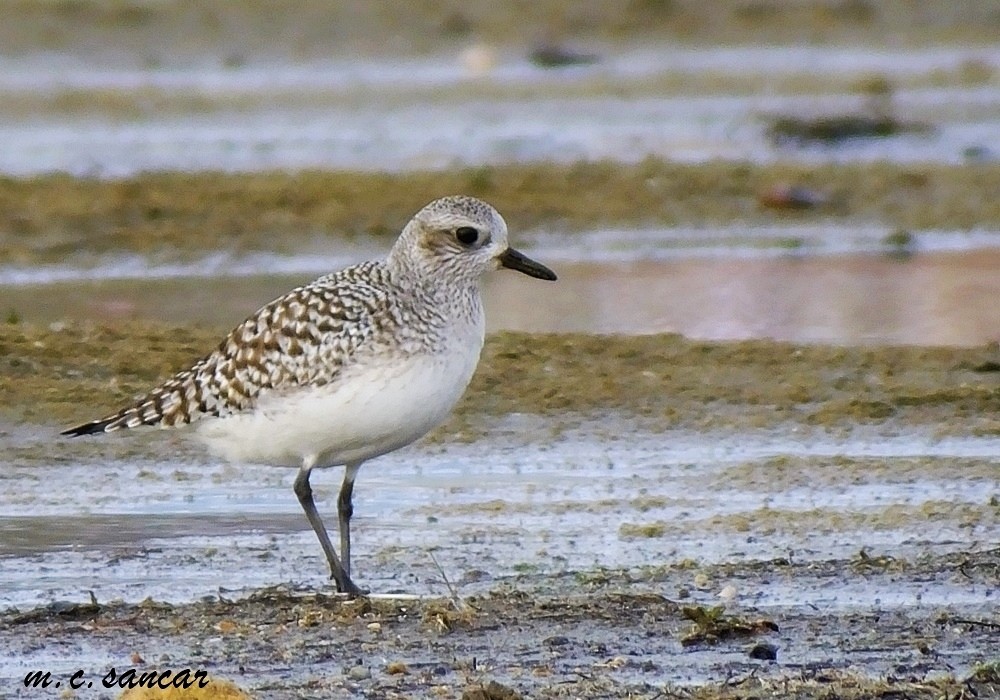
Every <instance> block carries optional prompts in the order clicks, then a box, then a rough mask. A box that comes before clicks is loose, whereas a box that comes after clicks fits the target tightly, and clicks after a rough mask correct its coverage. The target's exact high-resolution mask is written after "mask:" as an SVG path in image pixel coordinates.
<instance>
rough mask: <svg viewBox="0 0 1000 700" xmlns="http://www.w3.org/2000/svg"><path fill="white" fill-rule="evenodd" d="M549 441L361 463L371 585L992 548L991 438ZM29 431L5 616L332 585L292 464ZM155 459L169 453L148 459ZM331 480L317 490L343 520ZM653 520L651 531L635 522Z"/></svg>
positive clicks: (526, 421)
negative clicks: (60, 606) (246, 462)
mask: <svg viewBox="0 0 1000 700" xmlns="http://www.w3.org/2000/svg"><path fill="white" fill-rule="evenodd" d="M616 426H617V427H616ZM550 429H551V425H550V424H548V423H546V422H545V421H543V420H541V419H536V418H532V417H528V416H514V417H511V418H508V419H506V420H505V421H503V422H502V423H501V425H500V426H498V430H497V432H496V433H495V434H494V435H493V436H492V437H491V438H490V439H489V440H488V441H484V442H481V443H476V444H472V445H448V446H444V447H440V446H438V447H435V446H424V447H416V448H410V449H407V450H405V451H402V452H399V453H395V454H393V455H388V456H386V457H384V458H381V459H379V460H378V461H377V462H373V463H371V464H369V465H366V467H365V468H364V470H363V471H362V473H361V476H360V478H359V481H358V487H357V490H356V511H357V516H356V529H355V535H356V539H355V541H356V549H357V555H356V564H357V570H358V576H359V578H360V580H362V581H364V582H365V583H366V584H368V585H370V586H372V588H373V590H375V591H377V592H384V593H389V592H394V591H395V592H405V593H417V594H444V593H445V590H444V589H443V588H442V584H441V582H440V579H439V576H438V575H437V574H436V573H435V572H436V571H437V568H436V565H435V564H434V562H433V559H432V556H433V557H434V558H436V559H437V561H438V562H439V563H440V565H441V567H442V568H443V569H444V571H445V572H447V575H448V576H449V578H450V580H452V581H453V582H460V585H462V586H466V584H468V586H469V588H468V590H475V589H476V588H477V586H476V585H475V584H474V583H472V582H473V581H476V580H478V579H479V578H481V576H480V575H477V574H475V572H479V571H486V572H489V573H488V574H486V575H485V580H486V581H487V582H489V581H494V580H496V579H497V578H503V577H507V576H513V575H516V574H518V573H525V572H528V573H547V574H552V573H559V572H563V571H568V572H575V571H586V570H593V569H595V568H602V567H604V568H611V569H617V568H632V567H641V566H656V565H658V564H668V563H671V562H676V561H678V560H680V559H692V560H696V561H698V562H700V563H702V564H713V563H721V562H726V561H731V560H769V559H773V558H778V557H792V558H793V559H795V560H796V561H805V560H819V561H823V560H829V559H842V558H847V559H849V558H851V557H852V556H854V555H855V554H856V553H857V552H858V550H859V549H861V548H866V549H868V550H870V551H871V552H872V553H875V554H877V553H880V552H889V553H891V554H892V556H894V557H900V558H906V557H912V556H919V555H921V554H926V553H941V552H947V551H957V550H962V549H963V548H966V547H968V545H969V542H970V541H978V542H995V541H997V538H998V537H1000V523H998V521H997V519H996V514H995V513H993V514H992V515H991V509H990V506H989V505H988V504H987V500H988V498H989V495H990V494H991V493H995V491H996V489H997V476H996V475H997V473H998V471H997V470H998V467H1000V462H998V461H997V459H996V455H997V454H1000V440H997V439H995V438H992V439H983V438H976V439H973V438H965V439H948V440H936V439H933V438H931V437H930V436H927V435H923V434H897V435H894V436H890V435H883V436H881V437H879V438H878V439H877V440H876V439H872V438H873V437H874V436H867V437H861V436H859V437H854V438H843V439H839V438H831V437H827V436H824V435H822V434H820V433H807V432H805V431H802V430H801V429H799V430H795V429H793V430H791V431H790V434H778V433H770V432H758V433H748V434H741V435H734V434H728V435H725V434H719V435H702V434H695V433H689V432H670V433H664V434H662V435H655V434H648V433H639V434H637V435H629V436H628V438H627V439H624V438H617V437H615V434H616V433H618V432H619V431H624V432H627V430H625V425H624V424H618V423H617V422H616V421H614V420H611V421H609V422H607V423H605V424H601V425H597V424H595V425H591V426H589V427H585V428H583V429H581V430H576V431H571V433H569V434H567V435H566V436H564V437H562V438H555V439H553V438H546V437H544V436H545V435H546V434H547V433H548V432H549V430H550ZM18 432H19V437H15V439H14V440H13V444H14V446H15V447H16V448H17V449H14V450H11V451H9V452H8V454H7V455H6V456H5V457H4V458H3V462H4V463H3V464H2V465H0V474H3V478H2V479H0V512H3V514H4V515H3V516H2V517H0V559H2V561H3V566H2V567H0V571H2V573H0V609H2V608H4V607H6V606H12V605H13V606H19V607H26V606H28V607H30V606H32V605H38V604H45V603H48V602H51V601H52V600H58V599H72V600H80V599H84V593H83V592H84V591H87V590H93V591H94V593H95V595H97V597H98V598H99V599H100V600H108V599H112V598H125V599H126V600H140V599H142V598H145V597H147V596H152V597H154V598H156V599H165V600H170V601H185V600H193V599H196V598H198V597H200V596H203V595H207V594H211V593H215V592H217V591H218V590H219V589H220V588H225V589H227V590H233V589H235V590H236V591H244V590H250V589H253V588H255V587H260V586H266V585H271V584H275V583H279V582H283V581H289V580H291V581H301V582H306V583H312V584H313V585H319V584H320V583H322V582H323V581H325V578H324V575H323V572H324V569H325V564H324V563H323V561H322V557H321V554H320V549H319V546H318V544H317V543H316V541H315V537H314V535H313V533H312V532H311V531H310V530H309V529H308V525H307V523H306V521H305V519H304V516H302V514H301V512H300V509H299V505H298V503H297V501H296V500H295V498H294V495H293V494H292V492H291V480H292V477H293V475H294V472H293V470H284V469H275V468H268V467H253V466H246V467H232V466H220V465H218V464H214V463H212V462H211V461H209V460H208V458H207V457H205V456H204V455H203V454H202V453H201V452H200V450H197V449H192V448H190V447H188V446H187V445H186V444H185V443H183V442H181V441H179V440H178V439H177V438H172V439H168V440H169V442H168V446H167V449H163V448H164V446H163V445H162V441H163V440H164V439H166V438H164V437H163V435H162V434H159V433H153V434H151V435H150V434H147V435H145V436H139V437H131V438H118V439H116V438H117V436H115V437H112V438H110V439H107V440H105V441H104V442H103V443H97V442H96V441H90V442H88V443H83V442H80V443H73V445H80V451H79V452H77V453H75V454H74V452H73V451H71V450H70V447H71V445H70V444H69V443H66V444H62V443H61V442H60V444H59V446H58V447H55V448H53V447H48V446H46V445H45V443H47V442H48V440H49V436H47V435H43V434H42V433H41V432H38V431H33V430H28V429H19V431H18ZM522 438H524V439H526V440H527V443H525V442H524V441H523V440H522ZM152 450H157V451H159V452H160V453H161V454H162V455H173V456H164V457H160V458H158V459H154V458H153V457H152V455H151V451H152ZM53 453H55V454H58V456H59V458H58V459H54V458H53ZM125 454H130V455H131V456H128V457H126V456H125ZM789 460H794V462H793V463H792V464H791V468H793V469H792V470H791V471H789V469H790V466H789ZM339 478H340V471H339V470H330V471H329V472H318V473H316V474H315V475H314V478H313V484H314V487H315V488H316V491H317V500H318V501H319V508H320V510H321V512H322V513H325V514H326V515H327V520H328V521H330V522H331V523H335V517H334V516H333V513H334V500H335V496H336V491H337V488H338V486H339ZM647 525H654V526H656V527H658V528H659V529H658V530H654V531H652V533H651V534H650V533H646V534H635V533H634V532H632V531H630V530H628V527H629V526H635V527H640V528H641V527H643V526H647ZM432 552H433V555H432V554H431V553H432ZM842 585H843V586H844V588H843V590H841V589H839V588H838V587H837V584H836V583H835V582H831V583H830V585H829V588H828V589H827V590H824V592H823V597H824V601H825V602H826V604H828V605H831V606H834V607H837V606H846V607H851V606H853V605H858V604H862V603H865V602H868V603H870V601H871V598H872V597H878V598H879V599H880V600H881V604H882V605H883V606H893V605H912V604H915V603H916V602H917V601H919V600H920V599H921V598H923V599H925V600H942V601H943V600H945V599H947V601H948V602H949V603H950V604H954V605H961V604H973V603H976V602H978V601H981V599H982V598H983V596H988V595H989V593H988V592H987V591H986V590H979V589H978V588H975V587H972V588H970V587H965V588H963V589H962V590H961V591H958V592H956V591H953V590H950V589H948V588H947V582H946V581H941V582H939V583H933V582H930V583H926V584H924V583H921V584H920V585H917V586H916V587H915V588H914V589H913V590H909V589H896V590H873V589H871V588H870V587H865V586H863V585H861V584H859V583H858V582H857V581H854V582H851V583H849V584H842ZM942 586H943V587H942ZM742 593H746V594H747V595H749V596H751V598H752V601H753V604H754V605H757V606H769V605H799V604H802V603H804V602H806V601H805V600H804V598H803V596H808V595H812V593H810V592H807V591H803V590H796V589H795V588H794V587H789V586H775V587H768V588H766V589H761V590H757V591H752V592H751V591H746V592H741V594H742Z"/></svg>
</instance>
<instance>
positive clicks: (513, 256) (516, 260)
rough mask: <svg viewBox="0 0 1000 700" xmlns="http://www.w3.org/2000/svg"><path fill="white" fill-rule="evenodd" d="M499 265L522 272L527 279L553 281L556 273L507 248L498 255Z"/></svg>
mask: <svg viewBox="0 0 1000 700" xmlns="http://www.w3.org/2000/svg"><path fill="white" fill-rule="evenodd" d="M498 259H499V260H500V265H502V266H503V267H506V268H509V269H511V270H517V271H518V272H523V273H524V274H526V275H528V276H529V277H537V278H538V279H540V280H555V279H556V273H554V272H553V271H552V270H550V269H549V268H547V267H545V265H542V264H541V263H537V262H535V261H534V260H532V259H531V258H529V257H528V256H527V255H525V254H524V253H520V252H518V251H516V250H514V249H513V248H508V249H507V250H505V251H504V252H503V253H501V254H500V257H499V258H498Z"/></svg>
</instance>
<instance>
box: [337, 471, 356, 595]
mask: <svg viewBox="0 0 1000 700" xmlns="http://www.w3.org/2000/svg"><path fill="white" fill-rule="evenodd" d="M360 468H361V465H360V464H348V465H347V466H345V467H344V483H343V484H341V486H340V496H339V497H338V498H337V517H338V520H339V523H340V556H341V559H342V561H343V563H344V571H346V572H347V575H348V576H350V575H351V516H352V515H354V503H353V502H352V501H351V497H352V496H353V495H354V478H355V477H356V476H357V475H358V470H359V469H360Z"/></svg>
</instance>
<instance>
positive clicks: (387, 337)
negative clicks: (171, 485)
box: [63, 196, 556, 595]
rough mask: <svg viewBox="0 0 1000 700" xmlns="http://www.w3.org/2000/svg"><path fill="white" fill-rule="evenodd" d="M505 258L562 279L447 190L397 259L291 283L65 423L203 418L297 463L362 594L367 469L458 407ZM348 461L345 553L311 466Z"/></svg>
mask: <svg viewBox="0 0 1000 700" xmlns="http://www.w3.org/2000/svg"><path fill="white" fill-rule="evenodd" d="M500 267H506V268H510V269H513V270H518V271H520V272H523V273H525V274H526V275H530V276H531V277H537V278H539V279H543V280H554V279H556V276H555V274H554V273H553V272H552V271H551V270H549V269H548V268H547V267H545V266H544V265H541V264H539V263H537V262H535V261H533V260H531V259H529V258H527V257H525V256H524V255H522V254H521V253H519V252H518V251H516V250H514V249H513V248H510V247H509V246H508V244H507V224H506V223H505V222H504V220H503V217H501V216H500V214H499V213H498V212H497V211H496V210H495V209H494V208H493V207H491V206H490V205H489V204H486V203H485V202H482V201H480V200H478V199H475V198H472V197H462V196H457V197H445V198H443V199H438V200H436V201H434V202H431V203H430V204H428V205H427V206H425V207H424V208H423V209H421V210H420V211H419V212H417V214H416V216H414V217H413V219H412V220H411V221H410V222H409V223H408V224H407V225H406V227H405V228H404V229H403V232H402V233H401V234H400V236H399V239H398V240H397V241H396V243H395V245H394V246H393V247H392V250H391V251H390V252H389V255H388V256H387V257H386V258H385V259H384V260H378V261H372V262H365V263H361V264H359V265H355V266H353V267H348V268H346V269H344V270H341V271H339V272H334V273H332V274H329V275H326V276H324V277H320V278H319V279H317V280H316V281H314V282H312V283H310V284H307V285H305V286H303V287H299V288H298V289H294V290H292V291H291V292H289V293H288V294H286V295H284V296H282V297H280V298H278V299H276V300H274V301H272V302H271V303H270V304H268V305H267V306H265V307H263V308H262V309H260V310H259V311H258V312H257V313H255V314H254V315H252V316H251V317H250V318H248V319H247V320H246V321H244V322H243V323H241V324H240V325H239V326H237V327H236V328H235V329H234V330H233V331H232V332H231V333H230V334H229V335H228V336H227V337H226V338H225V339H224V340H223V341H222V342H221V343H220V345H219V346H218V348H216V349H215V350H214V351H213V352H212V353H210V354H209V355H207V356H206V357H205V358H203V359H202V360H200V361H198V362H196V363H195V364H194V365H193V366H192V367H191V368H190V369H186V370H184V371H182V372H179V373H177V374H176V375H174V376H173V377H172V378H170V379H168V380H167V381H165V382H163V383H162V384H160V385H159V386H158V387H156V388H155V389H153V390H152V391H150V392H149V393H148V394H146V395H144V396H142V397H140V398H138V399H136V401H135V402H134V403H132V404H131V405H130V406H128V407H126V408H123V409H122V410H120V411H118V412H117V413H115V414H113V415H110V416H107V417H105V418H101V419H100V420H95V421H91V422H90V423H84V424H83V425H79V426H77V427H75V428H70V429H69V430H66V431H64V432H63V434H64V435H74V436H76V435H89V434H91V433H110V432H113V431H115V430H121V429H123V428H134V427H137V426H143V425H150V426H158V427H162V428H169V427H178V426H184V425H188V424H191V423H196V425H195V426H194V429H195V431H196V432H197V434H198V437H200V438H201V439H202V440H203V441H204V442H205V443H206V444H207V445H208V447H209V449H210V450H211V451H212V452H214V453H216V454H218V455H220V456H222V457H223V458H225V459H228V460H229V461H235V462H256V463H263V464H273V465H280V466H294V467H298V468H299V473H298V476H297V477H296V479H295V495H296V496H297V497H298V499H299V502H300V503H301V504H302V508H303V509H304V510H305V513H306V517H307V518H308V519H309V523H310V524H311V525H312V528H313V530H315V532H316V536H317V537H318V538H319V541H320V544H321V545H322V547H323V553H324V554H325V555H326V559H327V562H328V563H329V564H330V573H331V576H332V578H333V579H334V581H335V582H336V585H337V590H338V591H341V592H343V593H348V594H351V595H358V594H361V593H363V591H362V590H361V589H360V588H358V587H357V586H356V585H355V584H354V582H353V581H352V579H351V529H350V521H351V515H352V513H353V505H352V500H351V499H352V493H353V490H354V479H355V477H356V476H357V474H358V469H359V468H360V466H361V464H362V463H363V462H365V461H367V460H370V459H372V458H374V457H378V456H379V455H384V454H386V453H387V452H391V451H393V450H396V449H399V448H400V447H403V446H404V445H407V444H409V443H411V442H413V441H414V440H416V439H417V438H419V437H421V436H422V435H424V434H425V433H427V432H428V431H429V430H431V429H432V428H433V427H435V426H436V425H438V424H439V423H440V422H441V421H442V420H444V418H445V416H446V415H447V414H448V413H449V412H450V411H451V409H452V407H453V406H454V405H455V403H456V402H457V401H458V399H459V397H460V396H461V395H462V393H463V392H464V391H465V388H466V386H468V384H469V380H470V379H471V378H472V373H473V371H474V370H475V369H476V364H477V363H478V361H479V354H480V351H481V350H482V347H483V338H484V334H485V322H484V317H483V306H482V300H481V298H480V292H479V280H480V277H482V275H483V274H484V273H486V272H489V271H490V270H495V269H498V268H500ZM341 465H342V466H344V481H343V484H342V486H341V488H340V495H339V498H338V499H337V512H338V516H339V525H340V557H339V558H338V556H337V553H336V552H335V551H334V548H333V545H332V544H331V543H330V538H329V536H328V535H327V533H326V528H325V527H324V526H323V521H322V520H321V519H320V516H319V513H318V512H317V510H316V505H315V503H314V502H313V496H312V488H311V487H310V485H309V475H310V473H311V472H312V470H313V469H315V468H317V467H321V468H322V467H333V466H341Z"/></svg>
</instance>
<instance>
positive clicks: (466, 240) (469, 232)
mask: <svg viewBox="0 0 1000 700" xmlns="http://www.w3.org/2000/svg"><path fill="white" fill-rule="evenodd" d="M455 238H457V239H458V242H459V243H462V244H463V245H472V244H473V243H475V242H476V241H478V240H479V231H477V230H476V229H474V228H472V227H471V226H459V227H458V228H457V229H455Z"/></svg>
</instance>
